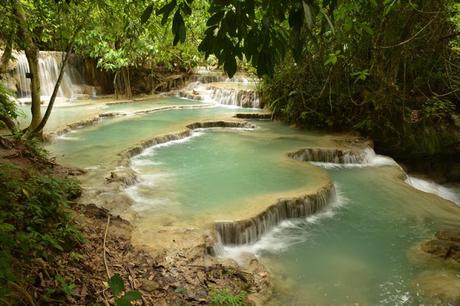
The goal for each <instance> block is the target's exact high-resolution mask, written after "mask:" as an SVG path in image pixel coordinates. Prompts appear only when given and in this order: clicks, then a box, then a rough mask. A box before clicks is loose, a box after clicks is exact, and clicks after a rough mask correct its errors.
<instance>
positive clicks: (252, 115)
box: [235, 113, 273, 120]
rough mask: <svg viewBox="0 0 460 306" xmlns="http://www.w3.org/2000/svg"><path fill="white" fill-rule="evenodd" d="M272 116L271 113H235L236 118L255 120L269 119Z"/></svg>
mask: <svg viewBox="0 0 460 306" xmlns="http://www.w3.org/2000/svg"><path fill="white" fill-rule="evenodd" d="M272 116H273V114H271V113H238V114H236V115H235V117H236V118H240V119H255V120H271V119H272Z"/></svg>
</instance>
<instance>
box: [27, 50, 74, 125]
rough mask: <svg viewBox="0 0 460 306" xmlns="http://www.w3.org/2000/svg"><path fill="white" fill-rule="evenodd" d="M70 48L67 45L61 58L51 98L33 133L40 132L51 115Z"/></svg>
mask: <svg viewBox="0 0 460 306" xmlns="http://www.w3.org/2000/svg"><path fill="white" fill-rule="evenodd" d="M71 50H72V47H69V49H68V50H67V52H66V54H65V55H64V58H63V59H62V63H61V69H60V70H59V76H58V79H57V81H56V84H55V85H54V89H53V93H52V94H51V98H50V100H49V102H48V107H47V108H46V112H45V115H44V116H43V119H42V120H41V121H40V123H39V124H38V126H37V127H35V129H34V130H33V133H34V134H41V132H42V131H43V128H44V127H45V125H46V122H47V121H48V119H49V117H50V115H51V111H52V109H53V105H54V101H56V96H57V93H58V91H59V86H60V85H61V82H62V77H63V76H64V70H65V66H66V64H67V61H68V60H69V56H70V52H71Z"/></svg>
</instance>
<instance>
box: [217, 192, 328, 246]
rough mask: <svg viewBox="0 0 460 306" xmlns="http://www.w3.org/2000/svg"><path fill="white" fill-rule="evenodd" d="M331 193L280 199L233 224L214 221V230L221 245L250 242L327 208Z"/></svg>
mask: <svg viewBox="0 0 460 306" xmlns="http://www.w3.org/2000/svg"><path fill="white" fill-rule="evenodd" d="M334 193H335V189H334V186H333V185H332V184H329V185H328V186H326V187H324V188H322V189H320V190H319V191H318V192H317V193H314V194H309V195H305V196H302V197H299V198H293V199H280V200H278V202H277V203H276V204H274V205H272V206H270V207H268V208H267V209H266V210H264V211H263V212H261V213H260V214H258V215H257V216H255V217H253V218H250V219H246V220H236V221H216V222H215V229H216V231H217V233H218V235H219V240H220V242H221V243H222V244H224V245H243V244H249V243H254V242H256V241H257V240H259V239H260V238H261V237H262V236H263V235H264V234H266V233H267V232H269V231H270V230H271V229H272V228H274V227H275V226H277V225H278V224H280V223H281V222H282V221H284V220H288V219H295V218H302V217H307V216H310V215H312V214H314V213H316V212H318V211H320V210H322V209H323V208H324V207H326V206H327V204H328V203H329V201H330V199H331V198H332V197H333V195H334Z"/></svg>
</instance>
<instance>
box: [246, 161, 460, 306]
mask: <svg viewBox="0 0 460 306" xmlns="http://www.w3.org/2000/svg"><path fill="white" fill-rule="evenodd" d="M388 168H389V167H382V168H363V169H343V170H335V171H330V175H331V176H332V179H333V181H334V182H335V184H336V185H337V186H338V189H339V191H340V199H339V200H340V201H341V203H340V204H341V206H340V207H335V208H332V209H331V210H330V211H328V212H327V213H324V214H323V215H320V216H319V218H313V219H312V218H310V219H307V220H303V221H298V222H297V223H294V224H288V225H285V226H284V227H282V228H281V229H280V230H279V232H277V233H276V234H272V235H271V237H270V239H271V241H284V243H285V245H283V248H282V249H279V248H278V249H273V248H272V246H271V245H268V243H267V241H265V242H260V243H259V246H253V248H257V247H258V250H257V252H258V253H259V255H261V258H262V261H264V262H266V263H267V265H268V266H269V267H272V269H273V272H274V275H275V279H276V282H277V283H278V284H280V287H281V288H283V287H284V288H283V289H282V290H279V291H278V292H277V294H276V295H275V302H276V303H275V304H277V303H280V304H283V305H344V304H346V305H419V304H423V302H424V301H423V300H422V299H421V298H420V297H418V296H419V295H420V294H421V293H422V292H421V291H423V288H417V285H416V282H415V281H414V279H415V278H416V277H417V276H418V275H419V274H420V273H421V272H423V271H425V270H426V269H428V267H426V266H423V265H422V266H420V265H417V264H415V263H414V262H413V261H411V257H412V256H416V255H415V254H414V255H411V251H410V250H411V248H413V247H414V245H416V243H418V242H419V241H420V240H422V239H426V238H430V237H431V236H432V235H433V233H434V231H435V230H436V229H439V228H443V227H450V226H455V224H457V225H458V224H459V223H458V222H459V221H458V217H455V216H454V215H452V217H450V216H449V214H450V213H451V212H452V211H453V210H452V211H451V210H450V208H449V204H448V203H444V201H442V200H440V199H437V198H436V197H434V196H432V195H427V194H423V193H420V192H418V191H415V190H414V189H411V188H410V187H408V186H405V185H403V184H401V182H400V181H399V180H397V179H395V178H394V177H393V176H392V175H391V172H394V169H388ZM437 205H439V206H437ZM457 213H458V212H457ZM457 216H458V214H457ZM264 244H266V245H264ZM283 283H284V286H283V285H281V284H283ZM425 302H426V301H425Z"/></svg>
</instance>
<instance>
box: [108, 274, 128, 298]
mask: <svg viewBox="0 0 460 306" xmlns="http://www.w3.org/2000/svg"><path fill="white" fill-rule="evenodd" d="M109 286H110V290H112V294H113V295H114V296H118V295H120V293H121V292H122V291H123V290H124V289H125V283H124V282H123V279H122V278H121V276H120V274H118V273H116V274H115V275H114V276H112V277H111V278H110V281H109Z"/></svg>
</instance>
